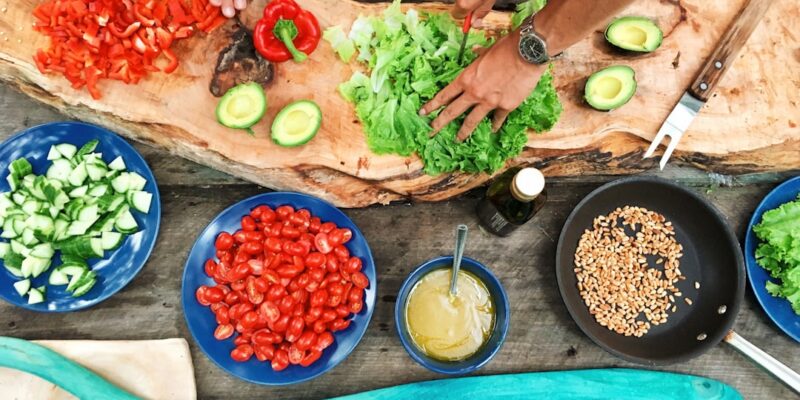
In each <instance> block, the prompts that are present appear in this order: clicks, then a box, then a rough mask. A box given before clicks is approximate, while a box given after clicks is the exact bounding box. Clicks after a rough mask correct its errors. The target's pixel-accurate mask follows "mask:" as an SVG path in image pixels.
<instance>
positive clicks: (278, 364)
mask: <svg viewBox="0 0 800 400" xmlns="http://www.w3.org/2000/svg"><path fill="white" fill-rule="evenodd" d="M271 365H272V370H273V371H275V372H278V371H283V370H285V369H286V367H288V366H289V353H287V352H286V351H285V350H278V351H276V352H275V356H274V357H272V364H271Z"/></svg>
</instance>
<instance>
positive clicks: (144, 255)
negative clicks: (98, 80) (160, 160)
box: [0, 122, 161, 312]
mask: <svg viewBox="0 0 800 400" xmlns="http://www.w3.org/2000/svg"><path fill="white" fill-rule="evenodd" d="M92 139H97V140H99V141H100V144H99V145H98V146H97V150H96V151H97V152H101V153H103V160H104V161H105V162H111V161H112V160H113V159H114V158H116V157H117V156H122V158H123V159H124V160H125V165H126V166H127V168H128V171H131V172H136V173H138V174H139V175H141V176H142V177H144V178H145V179H147V185H146V186H145V188H144V190H146V191H148V192H150V193H152V194H153V202H152V205H151V206H150V213H148V214H146V215H145V214H142V213H139V212H134V213H133V215H134V217H135V218H136V222H137V223H138V224H139V229H140V230H139V232H137V233H135V234H133V235H129V236H127V237H126V238H125V241H124V242H123V243H122V246H121V247H120V248H118V249H117V250H114V251H113V252H106V257H105V258H103V259H92V260H89V264H90V267H91V268H92V269H93V270H94V271H95V272H96V273H97V283H96V284H95V286H94V287H93V288H92V290H90V291H89V292H88V293H86V294H85V295H83V296H81V297H79V298H74V297H72V296H71V295H70V294H69V293H68V292H67V291H66V290H65V289H66V286H54V285H47V294H46V298H45V302H43V303H39V304H34V305H29V304H28V303H27V299H26V298H23V297H21V296H20V295H19V294H18V293H17V292H16V291H15V290H14V287H13V286H12V283H13V282H16V281H17V280H18V278H16V277H14V276H13V275H11V273H9V272H8V270H6V269H5V268H0V297H2V298H3V299H4V300H6V301H7V302H9V303H12V304H15V305H18V306H20V307H23V308H27V309H29V310H34V311H41V312H66V311H76V310H81V309H84V308H87V307H91V306H93V305H95V304H97V303H99V302H101V301H103V300H105V299H107V298H109V297H111V296H112V295H114V294H115V293H117V292H119V291H120V290H122V288H124V287H125V285H127V284H128V283H129V282H130V281H131V280H133V278H134V277H135V276H136V274H138V273H139V271H141V269H142V267H143V266H144V264H145V262H146V261H147V259H148V258H149V257H150V253H151V252H152V251H153V247H154V246H155V244H156V238H157V237H158V226H159V221H161V199H160V197H159V194H158V186H157V185H156V180H155V178H154V177H153V172H152V171H150V168H149V167H148V166H147V163H146V162H145V161H144V159H143V158H142V156H141V155H139V153H138V152H137V151H136V150H135V149H134V148H133V147H132V146H131V145H130V144H128V142H126V141H125V140H124V139H122V138H121V137H119V136H117V135H116V134H114V133H112V132H111V131H108V130H106V129H103V128H100V127H98V126H94V125H89V124H83V123H77V122H59V123H51V124H45V125H39V126H35V127H33V128H30V129H27V130H25V131H23V132H20V133H18V134H16V135H14V136H12V137H11V138H9V139H8V140H6V141H5V142H3V143H2V144H0V171H2V172H0V192H8V191H9V190H11V189H10V187H9V186H8V182H6V177H7V176H8V164H9V163H11V162H12V161H14V160H16V159H18V158H21V157H25V158H27V159H28V161H29V162H30V163H31V165H32V166H33V172H34V173H35V174H37V175H41V174H44V173H45V172H47V168H48V167H49V166H50V161H47V153H48V151H49V150H50V146H51V145H54V144H59V143H72V144H74V145H75V146H77V147H79V148H80V147H81V146H82V145H84V144H85V143H86V142H88V141H90V140H92ZM58 256H59V254H58V252H57V253H56V257H54V259H53V265H59V264H60V261H59V260H60V259H59V257H58ZM0 265H3V263H2V261H0ZM49 276H50V274H49V272H45V273H43V274H42V275H40V276H39V277H37V278H36V279H34V280H33V287H38V286H40V285H44V284H45V283H47V278H48V277H49Z"/></svg>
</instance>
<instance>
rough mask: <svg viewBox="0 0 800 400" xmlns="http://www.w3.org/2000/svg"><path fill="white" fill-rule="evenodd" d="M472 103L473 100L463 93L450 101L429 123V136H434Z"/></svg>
mask: <svg viewBox="0 0 800 400" xmlns="http://www.w3.org/2000/svg"><path fill="white" fill-rule="evenodd" d="M473 105H475V101H474V100H472V99H471V98H469V97H467V96H463V95H462V96H461V97H459V98H458V99H456V100H455V101H454V102H452V103H450V105H449V106H447V108H445V109H444V111H442V113H441V114H439V116H438V117H437V118H436V119H435V120H434V121H433V122H432V123H431V128H433V132H431V136H435V135H436V134H437V133H439V131H440V130H442V128H444V127H445V126H447V124H449V123H451V122H453V120H454V119H456V118H458V117H459V116H460V115H461V114H464V112H466V111H467V110H468V109H469V108H470V107H472V106H473ZM476 125H477V124H476ZM470 132H471V131H470Z"/></svg>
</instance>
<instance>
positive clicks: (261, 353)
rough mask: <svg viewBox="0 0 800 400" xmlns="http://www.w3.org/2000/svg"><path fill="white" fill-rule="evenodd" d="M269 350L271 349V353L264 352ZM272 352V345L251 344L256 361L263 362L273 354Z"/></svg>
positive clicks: (273, 349)
mask: <svg viewBox="0 0 800 400" xmlns="http://www.w3.org/2000/svg"><path fill="white" fill-rule="evenodd" d="M270 350H272V353H271V354H269V353H266V352H265V351H270ZM274 352H275V348H274V347H272V345H267V346H259V345H253V354H255V356H256V360H258V361H261V362H264V361H269V360H271V359H272V356H273V355H274V354H275V353H274ZM268 354H269V355H268Z"/></svg>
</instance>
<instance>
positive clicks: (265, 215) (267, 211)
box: [258, 206, 278, 222]
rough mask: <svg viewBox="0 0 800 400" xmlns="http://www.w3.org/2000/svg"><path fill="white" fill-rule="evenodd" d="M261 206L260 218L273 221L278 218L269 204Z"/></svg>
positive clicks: (264, 220) (262, 220) (263, 220)
mask: <svg viewBox="0 0 800 400" xmlns="http://www.w3.org/2000/svg"><path fill="white" fill-rule="evenodd" d="M259 208H261V215H259V217H258V219H260V220H261V222H273V221H275V219H277V217H278V215H277V214H275V211H273V210H272V209H271V208H269V206H260V207H259Z"/></svg>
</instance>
